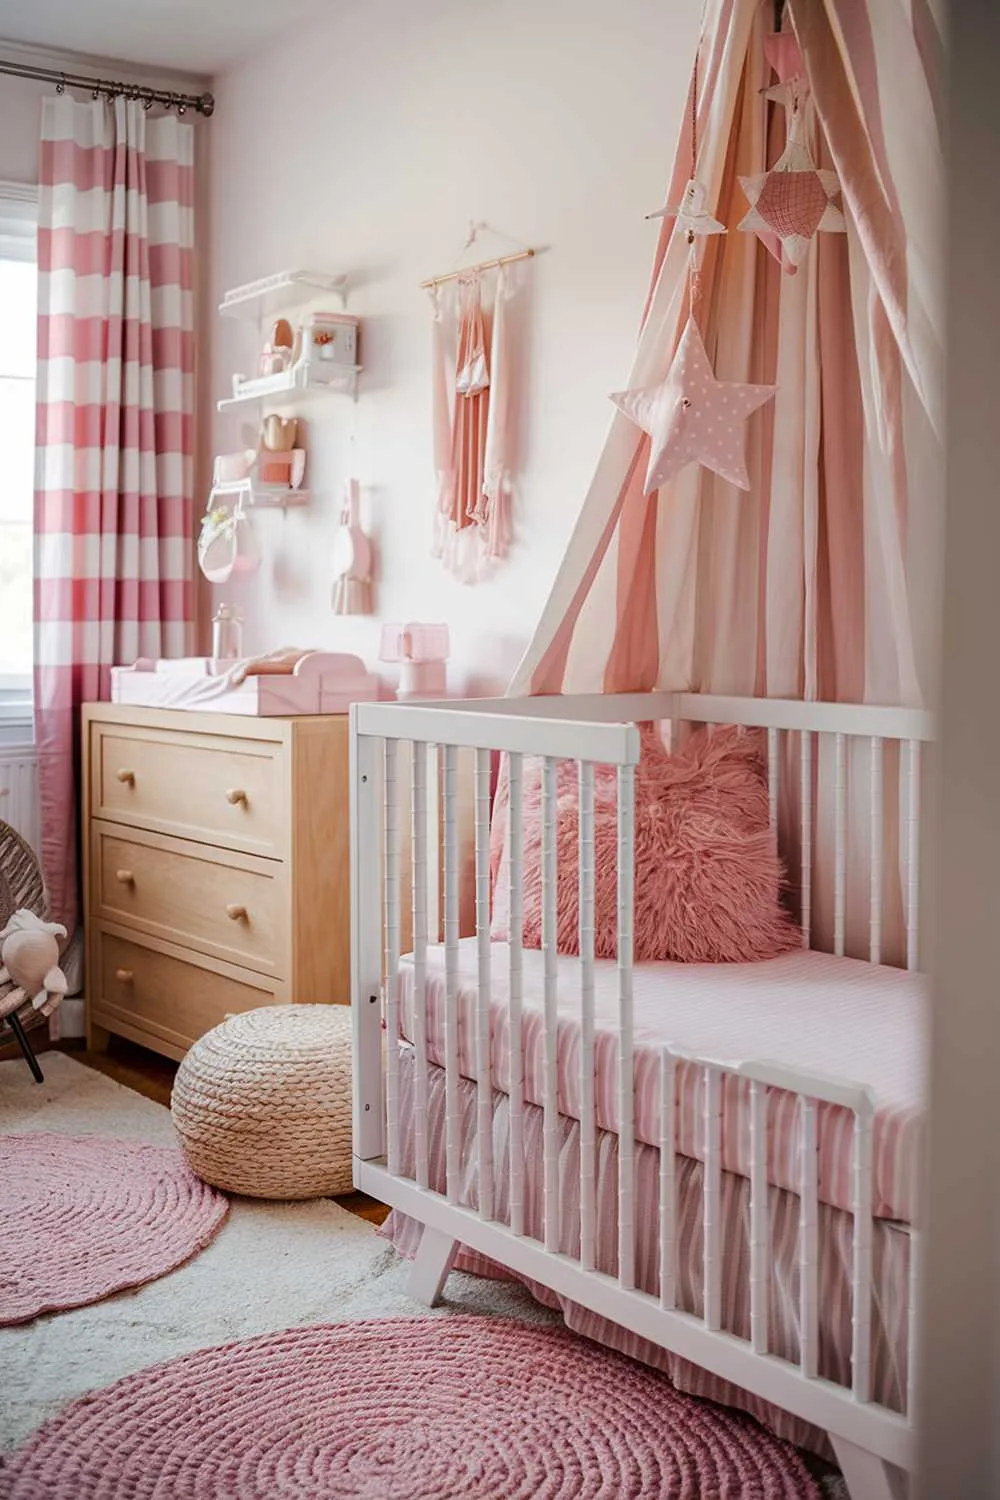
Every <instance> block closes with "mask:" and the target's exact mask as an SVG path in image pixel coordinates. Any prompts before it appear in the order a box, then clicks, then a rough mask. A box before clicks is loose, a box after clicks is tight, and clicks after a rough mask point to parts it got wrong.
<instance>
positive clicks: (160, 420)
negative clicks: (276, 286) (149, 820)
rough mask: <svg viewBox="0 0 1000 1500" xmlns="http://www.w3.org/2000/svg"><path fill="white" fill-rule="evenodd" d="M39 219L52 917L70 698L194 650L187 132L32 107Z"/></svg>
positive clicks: (67, 829) (60, 101)
mask: <svg viewBox="0 0 1000 1500" xmlns="http://www.w3.org/2000/svg"><path fill="white" fill-rule="evenodd" d="M39 186H40V191H39V224H38V270H39V295H38V383H37V391H38V408H37V426H36V441H37V467H36V494H35V538H36V544H35V621H36V631H35V736H36V743H37V753H38V774H39V788H40V800H41V819H42V837H41V860H42V866H43V870H44V873H45V879H46V884H47V886H48V892H49V898H50V902H51V905H52V909H53V913H54V915H55V916H56V917H57V918H58V919H59V920H60V921H62V922H64V923H65V924H66V926H67V928H69V930H70V931H71V932H72V930H73V928H74V926H75V924H76V921H77V917H78V913H79V889H78V887H79V880H78V853H77V850H78V839H79V828H78V821H77V808H78V806H79V707H80V704H81V703H83V702H86V701H88V700H92V699H99V698H102V697H107V695H108V686H109V669H110V668H111V667H112V666H113V665H115V664H118V663H130V662H132V661H134V660H135V659H136V657H138V656H152V657H160V656H176V655H183V654H184V653H185V652H186V651H187V650H189V649H190V637H191V631H192V624H193V613H194V584H193V573H192V546H191V537H192V534H193V437H192V424H193V395H194V390H193V387H194V336H193V308H192V297H193V230H194V224H193V218H194V129H193V127H192V126H191V125H190V124H187V123H185V122H182V121H180V120H178V119H176V118H175V117H174V116H172V115H168V116H164V117H162V118H150V117H149V116H148V115H147V113H146V112H145V111H144V109H143V108H142V105H141V104H140V103H138V102H135V101H132V100H126V99H116V100H115V101H114V103H107V102H105V101H104V100H97V101H93V102H86V103H78V102H76V101H75V100H73V99H71V98H70V97H69V96H68V95H63V96H60V97H56V98H51V99H46V100H45V101H44V104H43V110H42V142H41V181H40V185H39Z"/></svg>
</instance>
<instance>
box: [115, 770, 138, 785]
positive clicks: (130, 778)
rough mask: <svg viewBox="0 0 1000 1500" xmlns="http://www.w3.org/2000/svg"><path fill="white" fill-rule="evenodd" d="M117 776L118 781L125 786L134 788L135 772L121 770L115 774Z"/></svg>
mask: <svg viewBox="0 0 1000 1500" xmlns="http://www.w3.org/2000/svg"><path fill="white" fill-rule="evenodd" d="M117 775H118V780H119V781H122V782H124V783H125V785H126V786H135V772H134V771H126V770H121V771H119V772H118V773H117Z"/></svg>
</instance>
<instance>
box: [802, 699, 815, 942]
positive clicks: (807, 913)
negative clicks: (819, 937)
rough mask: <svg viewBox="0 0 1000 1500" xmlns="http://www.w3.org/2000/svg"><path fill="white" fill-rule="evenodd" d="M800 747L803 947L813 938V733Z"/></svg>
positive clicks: (804, 733) (807, 732)
mask: <svg viewBox="0 0 1000 1500" xmlns="http://www.w3.org/2000/svg"><path fill="white" fill-rule="evenodd" d="M801 740H802V743H801V747H800V775H799V800H800V803H801V807H800V809H799V812H800V820H801V836H800V845H799V847H800V849H801V851H802V853H801V859H802V946H803V948H808V947H809V943H810V939H811V937H812V843H813V831H812V825H813V817H812V732H811V731H810V730H808V729H803V730H802V735H801Z"/></svg>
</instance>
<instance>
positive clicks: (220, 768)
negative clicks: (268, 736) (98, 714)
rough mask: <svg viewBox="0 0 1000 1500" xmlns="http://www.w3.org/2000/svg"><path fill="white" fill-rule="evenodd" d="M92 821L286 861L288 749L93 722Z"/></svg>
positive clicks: (91, 759) (207, 736) (241, 740)
mask: <svg viewBox="0 0 1000 1500" xmlns="http://www.w3.org/2000/svg"><path fill="white" fill-rule="evenodd" d="M91 733H92V734H93V735H94V736H95V737H96V743H94V744H93V745H92V747H91V756H90V766H91V788H90V810H91V816H92V817H96V818H109V819H114V820H115V821H118V822H124V823H129V824H131V825H135V826H137V827H140V828H151V829H154V830H156V831H157V832H159V833H173V834H177V835H179V836H181V837H183V838H191V839H198V840H200V841H201V842H203V843H208V844H222V845H224V846H225V847H226V848H228V849H244V850H246V851H247V852H248V853H252V854H265V855H269V856H271V857H272V858H274V857H283V856H284V854H285V850H286V836H285V831H286V829H287V827H288V815H287V809H286V807H285V801H286V793H287V785H288V776H287V773H286V769H285V758H286V757H285V752H284V748H283V746H282V745H280V744H276V743H274V742H273V741H267V740H244V739H227V738H226V737H225V736H223V735H218V736H216V735H202V734H172V733H171V732H170V731H169V730H158V731H155V730H149V729H142V728H132V727H131V726H129V725H117V724H94V725H93V726H92V728H91Z"/></svg>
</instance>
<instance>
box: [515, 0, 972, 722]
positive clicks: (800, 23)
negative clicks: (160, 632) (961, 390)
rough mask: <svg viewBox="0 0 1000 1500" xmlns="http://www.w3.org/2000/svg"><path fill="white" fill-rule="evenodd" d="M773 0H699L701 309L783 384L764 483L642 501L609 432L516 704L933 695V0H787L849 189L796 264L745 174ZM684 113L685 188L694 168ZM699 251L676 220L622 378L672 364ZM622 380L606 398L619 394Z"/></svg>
mask: <svg viewBox="0 0 1000 1500" xmlns="http://www.w3.org/2000/svg"><path fill="white" fill-rule="evenodd" d="M773 15H774V8H773V6H772V5H771V4H760V3H759V0H708V5H707V10H706V18H705V25H704V29H703V34H702V39H701V44H700V48H699V56H698V64H697V70H696V76H697V95H696V98H697V111H696V113H697V129H696V137H697V176H698V178H699V180H700V181H701V182H702V183H703V184H704V185H705V188H706V190H707V199H706V208H707V209H708V210H709V212H711V213H712V214H714V215H715V216H716V217H717V218H719V219H721V220H722V222H723V223H725V224H726V225H727V226H728V229H729V232H728V234H726V235H724V236H722V235H719V236H713V237H711V238H706V239H703V240H701V241H700V244H701V246H703V252H702V253H703V260H702V269H701V292H702V295H701V298H700V300H699V301H698V303H697V305H696V309H695V311H696V316H697V317H698V321H699V323H700V325H701V329H702V333H703V336H704V339H705V345H706V348H707V350H708V354H709V357H710V359H711V360H712V362H713V364H714V366H715V373H716V376H717V378H718V379H720V380H735V381H750V382H756V383H761V384H768V383H773V384H776V385H777V386H778V391H777V395H776V397H775V399H774V401H773V402H770V403H768V405H767V406H765V407H764V408H762V409H761V410H760V411H758V412H757V413H755V414H754V416H753V417H752V418H751V419H750V422H749V427H748V441H747V461H748V469H749V474H750V481H751V488H750V490H749V492H743V491H740V490H737V489H735V488H734V487H733V486H732V485H730V484H729V483H727V482H726V481H724V480H723V479H721V478H720V477H719V476H718V475H716V474H715V473H713V472H711V471H710V470H708V469H705V468H702V467H699V466H697V465H690V466H688V467H687V468H686V469H684V470H683V471H682V472H681V473H680V474H678V475H677V477H676V478H675V479H673V480H672V481H671V482H670V483H668V484H667V485H665V486H663V487H662V488H661V489H660V490H659V491H658V492H654V493H653V494H652V495H649V496H645V495H644V494H643V483H644V477H645V473H646V468H647V464H648V458H649V439H648V438H647V437H646V436H645V435H644V434H643V433H642V432H640V430H639V429H638V428H637V427H636V426H634V425H633V424H632V422H630V421H629V420H628V419H627V418H626V417H625V416H624V415H622V414H620V413H615V414H614V415H613V416H612V417H611V426H610V431H609V434H608V437H607V441H606V443H605V446H604V450H603V452H602V454H601V457H600V460H599V462H598V466H597V471H596V473H595V475H594V479H593V482H592V484H591V486H590V490H589V493H588V495H587V498H586V500H585V502H584V505H583V508H582V511H581V514H580V517H579V520H578V522H577V525H576V528H575V530H574V532H573V535H572V538H571V541H570V544H569V547H568V549H567V552H566V556H565V558H564V559H563V562H562V565H561V567H560V569H559V572H558V574H557V577H556V581H555V584H554V587H553V590H552V593H551V596H550V598H549V601H548V603H547V605H546V608H545V610H544V612H543V615H542V618H541V621H540V623H539V626H538V629H537V631H536V633H535V636H534V639H533V640H532V642H531V644H530V646H529V648H528V651H527V653H526V654H525V657H524V659H523V661H522V663H521V666H520V667H519V669H518V672H517V674H516V676H515V678H514V681H513V683H512V684H511V688H510V691H511V692H512V693H525V692H527V693H533V694H535V693H566V692H601V691H603V692H620V691H641V690H648V689H653V688H665V689H681V688H689V689H695V690H700V691H706V692H726V693H741V694H756V695H763V696H776V697H803V698H826V699H840V700H850V701H857V702H860V701H870V702H875V701H877V702H881V703H888V704H907V705H918V704H921V703H922V702H923V701H925V699H926V697H927V696H928V693H929V690H930V681H929V678H930V673H931V670H932V665H933V664H932V651H933V640H934V632H933V620H934V613H935V612H934V608H933V597H934V579H935V574H936V570H935V567H934V552H935V544H936V536H937V526H936V514H935V513H936V510H937V495H938V492H939V480H940V465H941V375H942V345H943V340H942V318H941V309H940V306H939V303H938V287H939V284H940V258H941V240H942V226H941V210H940V205H941V203H942V200H943V158H942V150H941V142H940V132H939V120H938V115H937V104H936V99H937V90H938V76H939V70H940V39H939V36H938V32H937V29H936V26H935V23H934V20H933V17H932V15H931V12H930V9H929V6H928V3H927V0H879V4H878V5H872V6H865V5H859V4H857V0H788V4H787V6H786V19H785V23H784V24H785V27H786V28H788V27H791V28H792V29H793V30H794V33H795V36H796V38H797V40H798V44H799V47H800V49H801V53H802V58H803V61H804V66H805V72H806V76H807V78H808V82H809V86H810V99H809V102H808V104H807V106H806V109H807V111H808V115H807V119H806V122H805V123H806V138H807V142H808V144H809V146H810V149H811V151H812V154H813V159H814V161H815V162H816V163H817V165H819V166H823V167H832V168H833V169H834V170H835V171H836V172H837V174H838V176H839V179H840V185H841V190H842V202H843V208H844V213H845V217H846V220H847V233H846V234H843V233H837V234H833V233H825V232H821V233H819V234H817V236H816V238H815V241H814V243H813V244H812V246H811V247H810V249H809V251H808V253H807V255H806V257H805V260H804V262H803V264H802V265H801V267H800V268H799V270H798V273H797V274H795V275H789V274H787V273H786V272H784V271H783V270H782V269H781V266H780V264H779V262H778V260H777V259H776V258H775V256H774V255H773V254H771V253H769V250H768V248H767V247H766V246H765V244H764V243H763V242H762V240H761V239H759V238H758V237H757V236H756V235H755V234H752V233H746V232H740V231H738V230H737V227H736V226H737V225H738V224H739V221H740V220H741V218H743V216H744V214H745V213H746V211H747V207H748V205H747V200H746V197H745V195H744V193H743V190H742V188H741V187H740V184H739V181H738V178H739V177H740V176H746V175H751V174H754V173H758V172H762V171H764V170H766V168H767V167H769V166H771V165H773V163H774V162H775V160H776V159H777V157H778V156H779V154H780V152H781V150H782V148H783V146H784V144H785V118H784V111H783V109H782V108H781V106H780V105H779V104H777V103H775V102H773V101H769V100H767V99H766V98H765V97H764V93H763V90H764V89H765V88H766V87H767V86H768V84H770V83H773V81H774V78H773V74H772V72H771V68H770V64H769V62H768V60H767V58H766V56H765V51H764V40H765V36H766V35H767V33H768V32H769V31H771V30H772V29H773ZM691 148H692V125H691V111H690V110H688V111H687V112H686V117H685V125H684V127H683V129H682V133H681V140H680V143H679V146H678V151H677V157H676V161H675V166H674V171H673V176H672V180H671V184H670V190H669V199H668V201H669V202H670V203H674V204H677V203H679V202H680V201H681V195H682V193H683V190H684V187H685V184H686V182H687V180H688V178H689V176H690V175H691V154H692V151H691ZM688 263H689V256H688V245H687V243H686V241H685V237H684V235H683V233H681V232H679V231H675V229H674V226H673V222H672V220H670V219H667V220H665V221H664V227H663V229H662V231H661V236H660V242H659V244H658V247H657V252H656V257H655V263H654V269H653V279H652V285H651V289H650V294H649V298H648V302H647V307H646V311H645V316H644V320H643V325H642V330H641V333H640V337H639V342H638V347H637V351H636V356H635V361H634V364H633V367H632V370H631V373H630V375H629V378H628V381H627V384H628V386H629V387H637V386H644V385H655V384H656V383H658V382H659V381H661V380H662V379H663V378H664V376H665V375H666V373H667V370H668V368H669V366H670V363H671V360H672V358H673V355H674V351H675V349H676V347H677V343H678V340H679V337H680V334H681V331H682V329H683V326H684V322H685V319H686V317H687V312H688ZM619 376H620V372H610V371H609V390H610V389H611V388H612V387H613V386H618V387H621V385H622V382H621V380H620V378H619Z"/></svg>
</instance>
